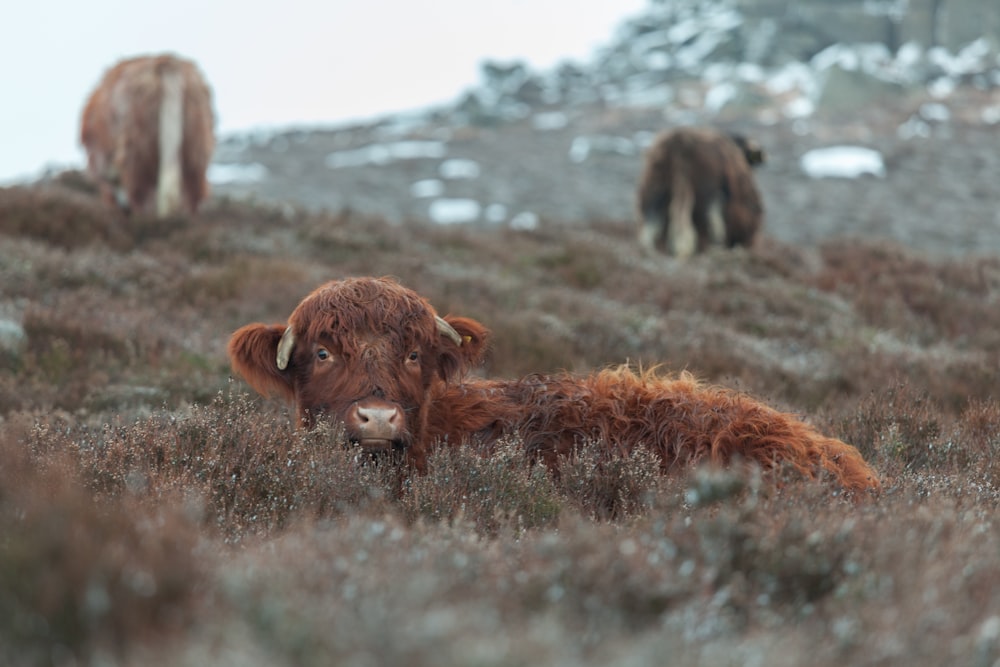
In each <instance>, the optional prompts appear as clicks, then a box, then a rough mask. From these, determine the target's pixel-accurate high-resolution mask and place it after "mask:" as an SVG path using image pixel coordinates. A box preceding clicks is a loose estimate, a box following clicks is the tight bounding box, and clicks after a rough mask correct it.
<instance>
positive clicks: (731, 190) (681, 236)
mask: <svg viewBox="0 0 1000 667" xmlns="http://www.w3.org/2000/svg"><path fill="white" fill-rule="evenodd" d="M763 162H764V152H763V150H762V149H761V148H760V146H759V145H758V144H757V143H756V142H754V141H752V140H750V139H747V138H746V137H743V136H741V135H727V134H723V133H721V132H717V131H715V130H711V129H705V128H679V129H676V130H673V131H670V132H666V133H664V134H661V135H660V136H659V137H658V138H657V139H656V141H655V142H654V144H653V146H652V147H651V148H650V149H649V151H648V152H647V154H646V163H645V167H644V170H643V173H642V177H641V179H640V182H639V188H638V196H637V212H638V217H639V241H640V243H641V244H642V245H643V246H644V247H647V248H650V249H656V250H660V251H662V252H665V253H667V254H669V255H673V256H675V257H681V258H683V257H688V256H690V255H693V254H694V253H696V252H702V251H704V250H705V249H706V248H708V247H709V246H713V245H718V246H725V247H729V248H732V247H734V246H737V245H746V246H749V245H751V244H752V243H753V240H754V237H755V236H756V234H757V232H758V230H759V229H760V226H761V224H762V221H763V216H764V206H763V204H762V202H761V197H760V193H759V192H758V190H757V184H756V182H755V180H754V175H753V171H752V167H753V166H756V165H758V164H761V163H763Z"/></svg>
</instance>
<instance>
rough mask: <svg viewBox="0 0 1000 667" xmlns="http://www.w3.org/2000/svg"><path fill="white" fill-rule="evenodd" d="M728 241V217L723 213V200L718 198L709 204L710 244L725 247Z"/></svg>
mask: <svg viewBox="0 0 1000 667" xmlns="http://www.w3.org/2000/svg"><path fill="white" fill-rule="evenodd" d="M727 241H728V239H727V234H726V218H725V216H724V215H723V210H722V201H721V200H720V199H718V198H716V199H714V200H712V203H711V204H709V206H708V244H709V245H712V246H720V247H725V246H726V245H727Z"/></svg>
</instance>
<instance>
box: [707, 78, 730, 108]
mask: <svg viewBox="0 0 1000 667" xmlns="http://www.w3.org/2000/svg"><path fill="white" fill-rule="evenodd" d="M737 93H738V90H737V88H736V84H734V83H730V82H728V81H725V82H722V83H718V84H716V85H714V86H712V87H711V88H709V89H708V92H707V93H705V109H706V110H707V111H709V112H711V113H718V112H719V111H721V110H722V108H723V107H724V106H726V105H727V104H729V102H731V101H732V100H734V99H736V95H737Z"/></svg>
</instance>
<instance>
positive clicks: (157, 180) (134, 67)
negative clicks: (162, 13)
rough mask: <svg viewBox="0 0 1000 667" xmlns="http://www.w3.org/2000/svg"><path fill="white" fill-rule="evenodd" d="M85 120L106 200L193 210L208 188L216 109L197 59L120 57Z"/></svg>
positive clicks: (163, 212) (165, 211)
mask: <svg viewBox="0 0 1000 667" xmlns="http://www.w3.org/2000/svg"><path fill="white" fill-rule="evenodd" d="M80 125H81V127H80V142H81V143H82V144H83V147H84V148H85V149H86V151H87V168H88V171H89V172H90V173H91V175H92V176H93V177H94V178H95V179H96V180H97V181H98V183H99V185H100V188H101V194H102V196H103V197H104V199H105V201H107V202H108V203H109V204H114V203H117V204H118V205H119V206H120V207H121V208H123V209H124V210H126V211H144V212H147V211H149V210H150V209H152V210H154V211H155V212H156V215H158V216H160V217H166V216H170V215H176V214H178V213H180V212H181V211H182V210H183V211H185V212H187V213H188V214H193V213H194V212H195V211H196V210H197V208H198V204H199V203H200V202H201V201H202V200H203V199H204V198H205V197H206V196H207V195H208V181H207V180H206V178H205V173H206V171H207V169H208V163H209V161H210V160H211V158H212V151H213V150H214V149H215V134H214V125H215V117H214V114H213V111H212V92H211V90H210V89H209V87H208V85H207V84H206V83H205V80H204V79H203V78H202V76H201V73H200V72H199V71H198V68H197V67H196V66H195V64H194V63H192V62H190V61H188V60H183V59H181V58H177V57H175V56H172V55H160V56H142V57H138V58H131V59H128V60H123V61H121V62H119V63H118V64H116V65H115V66H114V67H112V68H111V69H109V70H108V71H107V72H106V73H105V75H104V78H103V79H101V82H100V84H99V85H98V86H97V88H96V89H95V90H94V92H93V93H92V94H91V96H90V99H89V100H88V101H87V106H86V107H85V108H84V110H83V117H82V120H81V123H80ZM154 195H155V198H154ZM153 199H155V202H153V203H154V204H155V206H151V200H153Z"/></svg>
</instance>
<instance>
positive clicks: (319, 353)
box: [316, 347, 333, 361]
mask: <svg viewBox="0 0 1000 667" xmlns="http://www.w3.org/2000/svg"><path fill="white" fill-rule="evenodd" d="M316 358H317V359H319V360H320V361H328V360H330V359H332V358H333V355H332V354H330V351H329V350H327V349H326V348H325V347H321V348H319V349H318V350H316Z"/></svg>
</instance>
